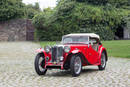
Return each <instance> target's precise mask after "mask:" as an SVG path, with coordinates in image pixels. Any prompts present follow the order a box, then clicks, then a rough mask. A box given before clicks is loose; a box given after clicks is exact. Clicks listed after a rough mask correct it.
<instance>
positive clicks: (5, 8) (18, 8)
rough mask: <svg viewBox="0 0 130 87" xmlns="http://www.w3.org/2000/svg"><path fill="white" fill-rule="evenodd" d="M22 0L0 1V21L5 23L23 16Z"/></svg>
mask: <svg viewBox="0 0 130 87" xmlns="http://www.w3.org/2000/svg"><path fill="white" fill-rule="evenodd" d="M23 7H24V5H23V3H22V0H1V1H0V21H5V20H9V19H13V18H17V17H22V16H23V15H24V11H23Z"/></svg>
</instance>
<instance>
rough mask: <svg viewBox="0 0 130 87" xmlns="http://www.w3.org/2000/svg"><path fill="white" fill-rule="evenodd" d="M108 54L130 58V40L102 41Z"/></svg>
mask: <svg viewBox="0 0 130 87" xmlns="http://www.w3.org/2000/svg"><path fill="white" fill-rule="evenodd" d="M102 43H103V46H104V47H105V48H106V49H107V52H108V56H113V57H122V58H130V40H115V41H102Z"/></svg>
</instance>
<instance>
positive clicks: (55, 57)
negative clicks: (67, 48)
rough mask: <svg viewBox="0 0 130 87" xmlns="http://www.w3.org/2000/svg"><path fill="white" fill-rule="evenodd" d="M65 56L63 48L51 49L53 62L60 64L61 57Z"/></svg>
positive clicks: (55, 47)
mask: <svg viewBox="0 0 130 87" xmlns="http://www.w3.org/2000/svg"><path fill="white" fill-rule="evenodd" d="M62 56H63V47H61V46H60V47H58V46H54V47H52V48H51V57H52V62H58V61H59V60H60V59H59V58H60V57H62Z"/></svg>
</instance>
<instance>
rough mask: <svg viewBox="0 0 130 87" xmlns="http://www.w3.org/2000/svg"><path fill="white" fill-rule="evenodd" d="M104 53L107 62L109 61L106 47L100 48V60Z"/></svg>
mask: <svg viewBox="0 0 130 87" xmlns="http://www.w3.org/2000/svg"><path fill="white" fill-rule="evenodd" d="M102 52H105V55H106V61H107V60H108V56H107V51H106V49H105V48H104V47H101V48H100V51H99V59H101V55H102Z"/></svg>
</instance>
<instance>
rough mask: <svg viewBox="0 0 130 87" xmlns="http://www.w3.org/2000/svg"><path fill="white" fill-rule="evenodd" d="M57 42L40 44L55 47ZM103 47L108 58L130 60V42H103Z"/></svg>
mask: <svg viewBox="0 0 130 87" xmlns="http://www.w3.org/2000/svg"><path fill="white" fill-rule="evenodd" d="M55 43H56V42H41V43H40V44H41V45H42V47H43V46H45V45H53V44H55ZM102 43H103V46H104V47H105V48H106V49H107V52H108V56H113V57H122V58H130V40H114V41H102Z"/></svg>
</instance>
